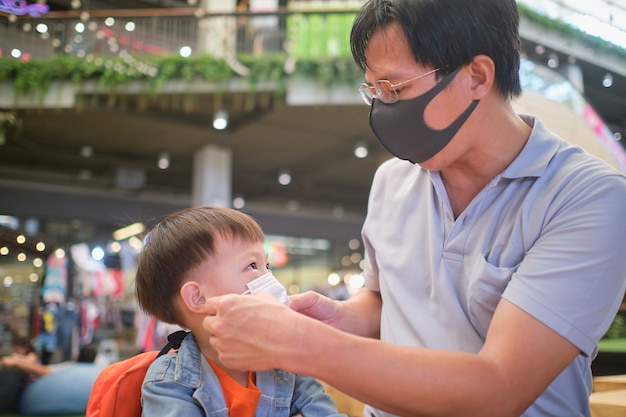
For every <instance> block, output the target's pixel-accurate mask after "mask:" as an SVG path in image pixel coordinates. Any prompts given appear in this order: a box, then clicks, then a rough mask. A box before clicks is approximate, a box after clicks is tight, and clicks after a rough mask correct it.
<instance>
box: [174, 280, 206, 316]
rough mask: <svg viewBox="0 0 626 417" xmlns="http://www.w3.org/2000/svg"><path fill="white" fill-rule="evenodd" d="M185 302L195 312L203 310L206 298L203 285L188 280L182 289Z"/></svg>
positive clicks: (181, 293)
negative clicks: (203, 293)
mask: <svg viewBox="0 0 626 417" xmlns="http://www.w3.org/2000/svg"><path fill="white" fill-rule="evenodd" d="M180 295H181V298H182V299H183V304H184V305H185V307H187V309H189V310H191V311H193V312H194V313H198V312H201V311H202V309H203V307H204V303H205V302H206V299H205V298H204V295H202V287H201V286H200V284H198V283H197V282H196V281H188V282H185V283H184V284H183V286H182V287H181V289H180Z"/></svg>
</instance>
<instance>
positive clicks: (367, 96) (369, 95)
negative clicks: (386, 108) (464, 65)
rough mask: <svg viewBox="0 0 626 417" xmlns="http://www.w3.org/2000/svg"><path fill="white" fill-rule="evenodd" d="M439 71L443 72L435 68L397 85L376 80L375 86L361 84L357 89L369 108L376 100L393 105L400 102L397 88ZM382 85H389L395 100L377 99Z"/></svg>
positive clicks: (387, 81)
mask: <svg viewBox="0 0 626 417" xmlns="http://www.w3.org/2000/svg"><path fill="white" fill-rule="evenodd" d="M439 70H441V68H435V69H433V70H430V71H428V72H425V73H424V74H420V75H418V76H417V77H413V78H411V79H409V80H405V81H400V82H399V83H396V84H392V83H391V81H389V80H376V81H375V85H370V84H368V83H362V84H359V86H358V87H357V91H358V92H359V95H360V96H361V98H362V99H363V101H364V102H365V104H367V105H368V106H371V105H372V102H373V100H374V99H376V100H380V101H381V102H383V103H385V104H393V103H395V102H396V101H398V100H399V97H398V92H397V91H396V87H400V86H402V85H405V84H408V83H410V82H412V81H415V80H419V79H420V78H423V77H426V76H427V75H430V74H434V73H435V72H437V71H439ZM381 83H387V84H388V85H389V91H390V92H393V98H394V99H393V100H391V101H386V100H383V99H381V98H378V97H376V96H375V95H374V93H375V94H376V95H378V92H379V91H383V90H382V89H381V87H380V85H381ZM372 90H373V91H372Z"/></svg>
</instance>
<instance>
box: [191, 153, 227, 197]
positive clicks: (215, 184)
mask: <svg viewBox="0 0 626 417" xmlns="http://www.w3.org/2000/svg"><path fill="white" fill-rule="evenodd" d="M231 166H232V152H231V151H230V150H229V149H226V148H223V147H220V146H216V145H207V146H205V147H203V148H201V149H200V150H199V151H197V152H196V154H195V155H194V160H193V182H192V195H191V204H192V205H193V206H217V207H230V206H231V201H232V198H231V195H232V192H231V188H232V187H231V182H232V172H231Z"/></svg>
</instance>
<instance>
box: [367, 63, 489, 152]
mask: <svg viewBox="0 0 626 417" xmlns="http://www.w3.org/2000/svg"><path fill="white" fill-rule="evenodd" d="M460 69H461V68H460V67H459V68H457V69H456V70H454V72H452V73H450V74H448V75H447V76H446V77H445V78H444V79H442V80H441V81H440V82H439V83H438V84H437V85H435V86H434V87H433V88H431V89H430V90H428V91H427V92H425V93H424V94H422V95H420V96H417V97H415V98H412V99H409V100H398V101H396V102H395V103H392V104H386V103H383V102H382V101H379V100H376V99H374V100H373V102H372V108H371V109H370V127H371V128H372V131H373V132H374V135H376V137H377V138H378V140H379V141H380V143H382V145H383V146H384V147H385V148H386V149H387V150H388V151H389V152H390V153H391V154H392V155H394V156H396V157H398V158H400V159H405V160H407V161H410V162H413V163H414V164H416V163H417V164H418V163H420V162H424V161H426V160H428V159H430V158H432V157H433V156H435V155H436V154H437V153H439V152H440V151H441V150H442V149H443V148H445V146H446V145H447V144H448V143H449V142H450V141H451V140H452V138H453V137H454V135H456V134H457V132H458V131H459V129H461V126H463V123H465V121H466V120H467V118H468V117H469V116H470V115H471V114H472V112H473V111H474V109H475V108H476V106H477V105H478V103H479V101H480V100H474V101H473V102H472V103H471V104H470V105H469V107H468V108H467V109H465V111H464V112H463V113H462V114H461V115H460V116H459V117H458V118H457V119H456V120H455V121H454V122H452V124H450V126H448V127H446V128H444V129H441V130H436V129H432V128H431V127H429V126H427V125H426V121H425V120H424V113H425V111H426V107H428V105H429V104H430V102H431V101H432V100H433V99H434V98H435V97H436V96H437V94H439V93H440V92H441V91H442V90H443V89H444V88H446V86H447V85H448V84H450V82H451V81H452V80H453V79H454V77H455V76H456V75H457V74H458V73H459V71H460Z"/></svg>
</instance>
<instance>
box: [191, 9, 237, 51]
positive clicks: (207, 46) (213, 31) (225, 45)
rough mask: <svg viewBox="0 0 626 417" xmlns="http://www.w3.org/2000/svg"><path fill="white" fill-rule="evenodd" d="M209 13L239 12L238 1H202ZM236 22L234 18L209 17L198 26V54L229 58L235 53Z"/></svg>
mask: <svg viewBox="0 0 626 417" xmlns="http://www.w3.org/2000/svg"><path fill="white" fill-rule="evenodd" d="M200 7H201V8H202V9H204V10H205V11H206V12H207V13H231V12H235V11H236V10H237V2H236V0H202V1H201V3H200ZM236 24H237V22H236V20H235V18H234V17H226V16H224V17H207V18H204V19H201V20H200V22H199V25H198V39H197V41H198V42H197V45H198V46H197V48H198V51H197V52H198V53H201V54H209V55H211V56H215V57H227V56H231V55H233V53H234V51H235V36H236V30H237V27H236Z"/></svg>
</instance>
